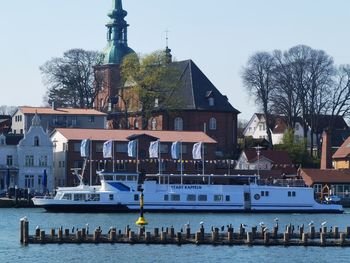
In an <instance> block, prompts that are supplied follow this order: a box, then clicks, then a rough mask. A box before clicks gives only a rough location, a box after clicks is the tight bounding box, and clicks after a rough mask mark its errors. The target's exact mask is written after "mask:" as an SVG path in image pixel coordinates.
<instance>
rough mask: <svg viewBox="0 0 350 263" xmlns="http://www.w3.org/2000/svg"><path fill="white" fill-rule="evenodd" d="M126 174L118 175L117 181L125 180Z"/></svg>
mask: <svg viewBox="0 0 350 263" xmlns="http://www.w3.org/2000/svg"><path fill="white" fill-rule="evenodd" d="M125 177H126V176H125V175H116V176H115V180H116V181H125Z"/></svg>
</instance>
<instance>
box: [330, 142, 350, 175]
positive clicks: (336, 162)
mask: <svg viewBox="0 0 350 263" xmlns="http://www.w3.org/2000/svg"><path fill="white" fill-rule="evenodd" d="M332 159H333V167H334V168H335V169H350V136H349V137H348V138H347V139H346V140H345V142H344V143H343V144H342V145H341V146H340V148H339V149H338V150H337V151H336V152H335V153H334V154H333V156H332Z"/></svg>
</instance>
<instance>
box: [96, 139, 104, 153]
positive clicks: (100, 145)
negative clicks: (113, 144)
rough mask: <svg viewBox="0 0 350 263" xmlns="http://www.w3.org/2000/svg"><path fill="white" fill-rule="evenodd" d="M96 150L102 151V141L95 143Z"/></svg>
mask: <svg viewBox="0 0 350 263" xmlns="http://www.w3.org/2000/svg"><path fill="white" fill-rule="evenodd" d="M96 152H97V153H101V152H103V143H102V142H98V143H96Z"/></svg>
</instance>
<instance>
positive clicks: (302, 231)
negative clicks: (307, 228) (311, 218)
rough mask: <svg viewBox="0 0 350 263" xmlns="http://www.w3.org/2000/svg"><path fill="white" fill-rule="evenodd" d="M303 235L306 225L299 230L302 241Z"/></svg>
mask: <svg viewBox="0 0 350 263" xmlns="http://www.w3.org/2000/svg"><path fill="white" fill-rule="evenodd" d="M303 234H304V224H303V225H301V227H300V228H299V235H300V239H302V238H303Z"/></svg>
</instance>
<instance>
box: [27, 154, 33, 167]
mask: <svg viewBox="0 0 350 263" xmlns="http://www.w3.org/2000/svg"><path fill="white" fill-rule="evenodd" d="M25 166H34V156H33V155H26V158H25Z"/></svg>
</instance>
